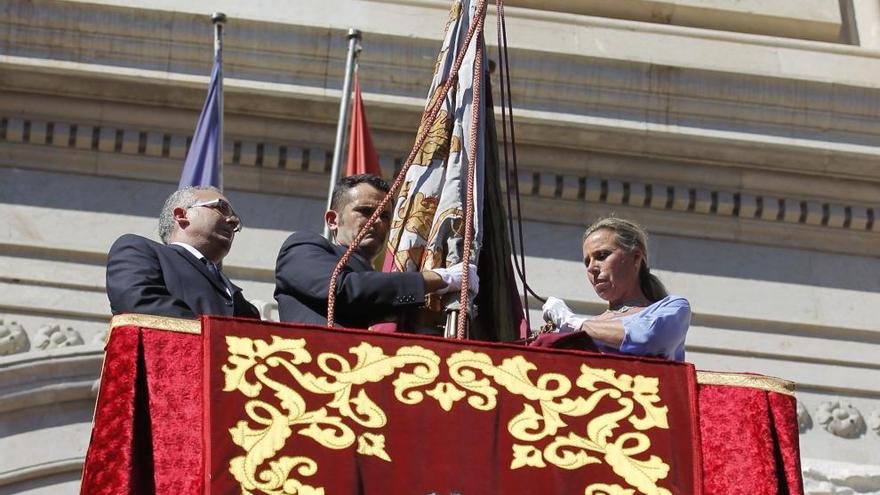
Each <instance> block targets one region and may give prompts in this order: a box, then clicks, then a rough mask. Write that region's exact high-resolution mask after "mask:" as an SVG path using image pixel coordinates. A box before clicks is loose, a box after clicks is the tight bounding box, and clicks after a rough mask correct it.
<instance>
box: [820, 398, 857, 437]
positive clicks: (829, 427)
mask: <svg viewBox="0 0 880 495" xmlns="http://www.w3.org/2000/svg"><path fill="white" fill-rule="evenodd" d="M816 421H817V422H818V423H819V424H820V425H822V427H823V428H825V430H826V431H827V432H829V433H831V434H832V435H836V436H838V437H841V438H857V437H859V436H860V435H861V434H862V433H864V432H865V419H864V418H863V417H862V414H861V413H860V412H859V410H858V409H856V408H855V406H853V405H852V404H850V403H849V402H846V401H839V400H834V401H825V402H823V403H821V404H819V408H818V409H817V410H816Z"/></svg>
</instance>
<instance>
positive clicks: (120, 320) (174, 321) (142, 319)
mask: <svg viewBox="0 0 880 495" xmlns="http://www.w3.org/2000/svg"><path fill="white" fill-rule="evenodd" d="M126 326H136V327H147V328H155V329H158V330H168V331H170V332H180V333H190V334H193V335H201V334H202V322H201V321H199V320H187V319H185V318H171V317H170V316H154V315H140V314H124V315H116V316H114V317H113V319H111V320H110V331H111V332H112V331H113V329H114V328H116V327H126Z"/></svg>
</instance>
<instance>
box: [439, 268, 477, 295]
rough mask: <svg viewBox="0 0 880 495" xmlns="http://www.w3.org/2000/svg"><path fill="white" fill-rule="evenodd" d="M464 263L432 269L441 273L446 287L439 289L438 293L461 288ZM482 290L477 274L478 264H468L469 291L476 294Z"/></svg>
mask: <svg viewBox="0 0 880 495" xmlns="http://www.w3.org/2000/svg"><path fill="white" fill-rule="evenodd" d="M461 267H462V263H456V264H455V265H452V266H450V267H449V268H433V269H432V270H431V271H432V272H434V273H436V274H437V275H440V278H442V279H443V282H444V283H446V287H444V288H442V289H440V290H438V291H437V292H436V294H447V293H449V292H453V291H457V290H460V289H461V279H462V278H463V277H462V275H463V274H462V269H461ZM479 290H480V277H479V276H477V266H476V265H470V264H469V265H468V291H469V292H472V293H474V294H476V293H477V291H479Z"/></svg>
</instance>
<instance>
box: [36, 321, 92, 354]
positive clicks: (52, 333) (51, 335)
mask: <svg viewBox="0 0 880 495" xmlns="http://www.w3.org/2000/svg"><path fill="white" fill-rule="evenodd" d="M83 343H84V341H83V338H82V335H80V334H79V332H77V331H76V330H74V329H73V328H72V327H67V328H64V329H62V328H61V325H45V326H43V327H41V328H40V329H39V330H37V336H36V339H35V340H34V348H35V349H42V350H47V349H56V348H59V347H70V346H74V345H82V344H83Z"/></svg>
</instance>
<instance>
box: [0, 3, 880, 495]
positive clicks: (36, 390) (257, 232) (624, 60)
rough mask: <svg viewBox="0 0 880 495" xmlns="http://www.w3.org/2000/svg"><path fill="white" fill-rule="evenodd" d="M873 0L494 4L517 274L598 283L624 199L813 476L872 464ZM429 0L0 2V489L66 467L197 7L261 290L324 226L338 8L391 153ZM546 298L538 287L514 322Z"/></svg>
mask: <svg viewBox="0 0 880 495" xmlns="http://www.w3.org/2000/svg"><path fill="white" fill-rule="evenodd" d="M875 3H876V2H873V1H870V0H852V1H844V2H838V1H836V0H833V1H832V0H808V1H807V0H805V1H803V2H798V4H797V8H792V5H793V4H792V3H791V2H787V1H783V0H774V1H761V2H743V1H729V0H665V1H660V0H616V1H614V2H611V1H592V2H563V1H556V0H515V1H512V2H508V7H507V9H506V13H507V22H508V30H509V33H508V39H509V42H510V49H511V72H512V75H513V81H512V82H513V88H512V89H513V95H514V103H515V106H516V109H515V111H516V117H517V129H516V132H517V141H518V145H519V146H518V157H519V168H520V174H519V176H518V180H519V184H520V190H521V191H522V198H521V199H522V220H523V222H524V229H525V234H526V238H525V244H526V254H527V264H528V274H529V281H530V284H531V285H532V286H533V287H534V288H535V290H536V291H537V292H538V293H539V294H542V295H545V296H546V295H556V296H558V297H563V298H565V299H567V300H568V301H570V302H571V304H572V305H573V306H574V307H576V308H577V309H578V310H580V311H584V312H597V311H600V310H601V307H602V306H601V301H600V300H599V299H598V298H596V296H595V295H594V294H593V293H592V291H591V290H589V288H588V287H587V284H586V281H585V279H584V275H583V268H582V266H581V262H580V246H579V239H580V235H581V232H582V229H583V226H584V224H586V223H588V222H589V221H591V220H592V219H594V218H595V217H596V216H598V215H603V214H607V213H609V212H616V213H617V214H619V215H621V216H626V217H631V218H633V219H635V220H638V221H640V222H642V223H644V224H645V225H646V226H647V227H648V228H649V230H650V231H651V233H652V246H651V261H652V265H653V267H654V268H655V271H656V272H657V273H658V274H659V275H660V276H661V278H662V279H663V280H664V281H665V282H666V283H667V285H668V286H669V287H670V288H671V289H672V291H673V292H675V293H678V294H682V295H684V296H687V297H688V298H689V299H690V300H691V303H692V306H693V309H694V318H693V325H692V328H691V331H690V334H689V337H688V347H687V352H688V359H689V360H691V361H693V362H694V363H695V364H696V365H697V366H698V367H699V368H702V369H711V370H720V371H748V372H756V373H764V374H769V375H774V376H780V377H783V378H787V379H791V380H794V381H796V382H798V384H799V388H798V399H799V402H800V404H801V406H802V413H801V419H802V421H803V429H802V434H801V447H802V454H803V461H804V473H805V479H806V480H807V486H808V490H809V493H814V494H825V493H875V492H878V491H880V472H878V469H877V468H876V467H872V466H877V465H880V434H878V429H880V426H878V421H880V420H878V417H880V416H878V415H880V368H878V366H877V364H876V359H875V358H874V356H876V355H878V353H880V327H878V325H877V324H876V323H875V321H876V318H875V317H874V311H873V309H874V308H876V307H878V306H880V279H878V277H877V274H878V273H880V255H878V251H877V246H880V227H878V225H877V216H878V213H880V202H878V198H880V148H878V146H877V144H876V143H877V142H880V139H878V138H880V119H878V118H877V116H878V115H880V55H878V52H876V51H875V49H874V47H876V46H877V45H878V41H877V39H878V34H877V32H878V25H880V23H878V20H880V8H878V7H877V6H876V5H875ZM447 6H448V4H447V2H445V1H438V0H381V1H357V0H322V1H320V2H319V1H316V0H301V1H298V2H294V3H290V2H280V1H274V0H256V1H252V2H247V3H241V2H232V1H218V2H212V4H211V6H210V7H204V8H203V7H202V6H201V5H200V4H197V3H196V4H191V5H190V4H186V5H183V4H180V2H171V1H170V0H159V1H155V0H153V1H146V0H102V1H100V2H80V1H62V0H33V1H24V0H10V1H8V2H5V3H4V4H3V5H2V6H0V12H2V15H0V318H2V319H3V322H4V323H3V324H2V325H0V384H4V385H3V386H2V387H0V398H2V400H0V406H2V404H6V406H2V407H0V428H2V431H3V435H0V452H6V451H11V450H7V447H8V448H9V449H12V450H17V451H26V452H27V454H26V455H22V456H21V457H17V458H15V459H12V460H10V461H7V460H6V457H3V458H2V461H0V493H12V492H16V491H20V490H31V491H30V492H27V493H41V492H45V493H49V492H51V493H66V492H73V491H74V490H75V486H76V476H77V473H76V470H77V469H78V466H79V465H80V464H81V462H82V456H83V454H84V449H85V445H86V442H87V440H88V421H89V416H90V410H91V407H92V405H91V401H92V400H93V398H92V397H93V396H92V395H90V394H93V390H92V389H91V384H93V383H94V381H95V380H96V379H97V376H98V372H99V368H100V343H99V342H100V341H101V339H102V337H103V335H104V333H105V332H106V328H107V322H108V320H109V304H108V303H107V300H106V296H105V295H104V268H103V265H104V261H105V257H106V252H107V249H108V248H109V246H110V244H111V243H112V242H113V240H114V239H115V238H116V237H117V236H119V235H120V234H123V233H126V232H137V233H142V234H144V235H150V236H153V237H155V232H156V220H155V218H156V216H157V213H158V210H159V208H160V206H161V203H162V201H163V199H164V198H165V197H166V196H167V195H168V194H169V193H170V192H171V191H172V190H173V189H174V188H175V186H176V183H177V180H178V178H179V174H180V167H181V163H182V159H183V157H184V156H185V153H186V147H187V143H188V140H189V139H190V136H191V134H192V130H193V129H194V127H195V122H196V119H197V117H198V112H199V109H200V108H201V105H202V101H203V98H204V92H205V87H206V84H207V80H208V73H209V71H210V62H211V45H212V43H211V41H212V29H211V25H210V20H209V14H210V12H209V11H205V10H204V9H209V10H210V11H224V12H225V13H226V14H227V16H228V17H229V22H228V24H227V29H226V32H227V35H226V42H225V47H226V51H225V61H226V65H225V68H224V71H225V75H226V81H225V103H226V112H225V127H226V139H225V157H224V161H225V167H226V168H225V181H226V187H227V193H228V195H229V197H230V199H231V200H232V201H233V203H234V204H235V205H236V210H237V211H240V212H241V214H242V216H243V218H244V224H245V229H244V231H243V232H242V233H241V234H240V235H238V236H237V238H236V243H235V246H234V248H233V250H232V253H231V254H230V256H229V257H228V258H227V260H226V263H225V265H226V270H227V272H228V273H229V274H230V275H231V276H232V278H233V279H235V280H236V281H237V282H240V285H242V286H243V287H244V289H245V293H246V294H247V295H248V297H250V298H252V299H256V300H260V301H271V299H272V288H273V268H274V261H275V255H276V253H277V248H278V247H279V246H280V244H281V242H282V241H283V239H284V238H285V236H286V235H287V234H288V233H289V232H290V231H291V230H294V229H313V230H319V229H320V228H321V225H320V221H321V214H322V209H323V205H324V198H325V197H326V191H327V187H328V184H327V182H328V180H329V173H328V167H329V162H330V153H331V150H332V147H333V139H334V134H335V119H336V115H337V112H338V98H339V94H340V87H341V83H342V81H341V76H342V71H343V66H344V56H345V37H344V33H345V32H346V31H347V30H348V28H349V27H357V28H359V29H361V30H362V31H363V32H364V38H363V45H364V50H363V53H362V55H361V59H360V70H361V81H362V84H363V88H364V98H365V102H366V107H367V112H368V115H369V121H370V125H371V130H372V132H373V137H374V140H375V143H376V147H377V149H378V151H379V154H380V159H381V162H382V167H383V171H384V172H385V174H386V175H387V176H390V175H391V174H393V172H394V171H395V170H397V169H398V168H399V167H400V164H401V160H402V157H404V156H405V155H406V154H407V152H408V150H409V147H410V146H411V144H412V140H413V138H414V133H415V129H416V126H417V123H418V118H419V115H420V109H421V107H422V105H423V98H424V93H425V91H426V90H427V86H428V82H429V79H430V74H431V69H432V65H433V60H434V59H435V56H436V51H437V50H438V48H439V45H440V36H441V34H442V28H443V25H444V22H445V19H446V11H447ZM493 12H494V10H492V9H490V16H491V15H493ZM487 24H488V25H489V28H490V29H489V32H488V33H487V35H488V40H487V42H488V43H489V45H494V41H493V40H494V39H495V32H494V25H495V23H494V18H493V19H492V22H488V23H487ZM490 53H491V55H490V57H491V58H495V55H494V52H492V51H490ZM493 77H496V76H493ZM494 82H495V84H494V86H495V87H496V88H497V87H498V84H497V81H494ZM496 101H498V95H496ZM497 117H498V118H500V115H498V116H497ZM539 310H540V304H539V303H537V302H535V301H534V300H533V301H531V303H530V311H531V316H532V321H533V322H535V321H537V319H539ZM267 311H269V312H271V306H270V307H267ZM68 329H72V330H68ZM23 335H26V336H27V344H25V343H24V342H25V339H24V337H23ZM6 377H9V378H10V379H9V380H6V379H5V378H6ZM5 384H9V385H5ZM3 387H5V388H3ZM20 394H24V395H25V396H28V397H32V399H28V400H29V401H30V402H28V401H25V402H21V401H18V400H17V399H15V400H14V398H15V397H19V396H20ZM7 398H8V400H7ZM53 437H57V438H60V439H61V440H59V441H57V442H56V443H54V444H53V443H51V442H48V441H44V439H47V438H53ZM32 440H33V441H32ZM12 461H14V462H12ZM77 463H80V464H77Z"/></svg>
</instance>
